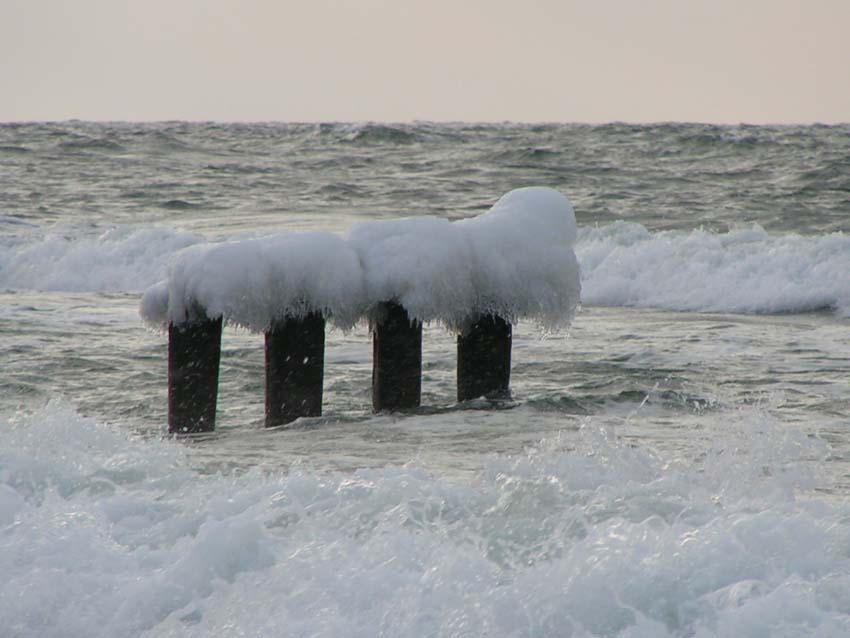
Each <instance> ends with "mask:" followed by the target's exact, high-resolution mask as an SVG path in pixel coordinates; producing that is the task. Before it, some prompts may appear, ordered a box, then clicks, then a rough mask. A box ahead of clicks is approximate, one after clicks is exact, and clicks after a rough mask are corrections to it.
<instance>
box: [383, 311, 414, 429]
mask: <svg viewBox="0 0 850 638" xmlns="http://www.w3.org/2000/svg"><path fill="white" fill-rule="evenodd" d="M379 315H380V316H379V318H378V319H377V321H376V322H375V325H374V326H373V330H372V407H373V408H374V410H375V412H381V411H384V410H411V409H414V408H417V407H419V402H420V398H421V394H422V324H421V323H420V322H419V321H415V320H412V319H411V318H410V317H409V315H408V314H407V310H405V309H404V308H403V307H402V306H401V305H399V304H397V303H394V302H387V303H384V304H382V307H381V308H380V309H379Z"/></svg>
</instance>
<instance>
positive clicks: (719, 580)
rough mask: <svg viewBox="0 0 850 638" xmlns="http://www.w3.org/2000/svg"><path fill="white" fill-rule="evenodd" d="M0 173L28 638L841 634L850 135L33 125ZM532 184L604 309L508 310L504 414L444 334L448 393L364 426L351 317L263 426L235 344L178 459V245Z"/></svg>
mask: <svg viewBox="0 0 850 638" xmlns="http://www.w3.org/2000/svg"><path fill="white" fill-rule="evenodd" d="M0 178H1V179H2V184H3V188H2V189H0V361H2V365H0V415H2V417H0V428H2V431H3V438H2V440H3V443H0V543H2V545H0V570H2V571H3V573H4V574H7V577H6V584H5V586H4V591H3V594H4V595H3V596H2V597H0V598H2V600H3V601H4V602H2V603H0V626H4V627H12V628H13V630H12V632H13V633H12V634H11V635H15V636H17V635H20V636H53V635H56V636H59V635H63V636H76V635H78V636H91V635H104V636H111V635H149V636H166V635H195V634H197V635H234V631H235V632H236V635H239V632H241V635H299V636H313V635H325V636H334V635H363V636H374V635H393V636H401V635H410V636H461V635H466V636H474V635H482V636H483V635H490V636H502V635H504V636H509V635H515V636H569V635H573V636H586V635H595V636H611V635H621V636H627V635H628V636H660V635H673V636H707V635H721V636H723V635H740V636H760V635H794V636H808V635H821V636H843V635H847V632H848V631H850V599H848V598H847V595H846V591H847V585H848V584H850V525H848V521H850V511H848V507H847V496H848V493H850V465H848V463H849V462H850V447H848V441H850V439H848V436H847V428H848V426H850V417H848V413H850V339H848V336H847V335H848V329H850V322H849V321H850V320H848V317H850V236H848V231H850V126H846V125H843V126H831V127H825V126H805V127H803V126H800V127H753V126H740V127H728V126H723V127H721V126H708V125H679V124H669V125H652V126H649V125H647V126H639V125H625V124H611V125H604V126H583V125H545V126H522V125H486V126H479V125H468V124H456V125H436V124H427V123H422V124H412V125H377V124H369V125H351V124H322V125H313V124H304V125H282V124H257V125H225V124H214V123H207V124H202V123H199V124H188V123H180V122H175V123H157V124H93V123H84V122H69V123H55V124H14V125H2V126H0ZM532 184H537V185H546V186H551V187H555V188H558V189H560V190H561V191H562V192H563V193H565V194H566V195H567V196H568V197H569V198H570V199H571V200H572V202H573V204H574V206H575V209H576V217H577V220H578V223H579V229H580V232H579V241H578V245H577V249H576V251H577V255H578V257H579V261H580V264H581V267H582V280H583V281H582V283H583V292H582V296H583V303H584V306H583V308H582V310H581V311H580V313H579V314H578V316H577V318H576V320H575V322H574V324H573V326H572V328H571V330H570V331H569V332H568V333H567V334H559V335H548V334H542V333H541V332H540V331H539V330H538V329H537V328H536V327H535V326H534V325H533V324H530V323H521V324H520V325H519V326H517V327H516V330H515V340H514V352H513V370H512V391H513V398H514V400H513V402H511V403H509V404H506V405H500V406H495V405H490V404H488V403H487V402H484V401H479V402H471V403H468V404H463V405H458V404H457V403H456V401H455V387H454V384H455V380H454V374H455V353H454V348H455V345H454V337H453V336H452V335H451V334H449V333H447V332H446V331H445V330H444V329H442V328H440V327H439V326H429V327H426V332H425V340H424V377H423V408H422V409H421V410H420V411H419V412H417V413H416V414H414V415H405V416H401V415H372V414H371V411H370V404H371V401H370V396H369V391H370V388H369V383H370V373H371V346H370V341H369V335H368V331H367V328H366V327H365V326H358V327H357V328H355V329H354V330H353V331H351V332H350V333H341V332H331V333H330V334H329V337H328V349H327V354H326V377H325V410H324V416H323V417H321V418H317V419H305V420H302V421H299V422H297V423H296V424H294V425H293V426H291V427H288V428H275V429H271V430H264V429H263V428H262V405H263V383H264V381H263V376H262V375H263V369H262V346H261V341H262V340H261V337H259V336H257V335H252V334H249V333H246V332H239V331H236V330H231V329H228V330H226V331H225V335H224V344H223V345H224V351H223V359H222V370H221V388H220V397H219V428H218V430H217V432H216V433H215V434H212V435H209V436H204V437H198V438H196V439H193V440H191V441H184V442H175V441H171V440H167V439H165V440H161V435H162V431H163V425H164V422H165V418H166V406H165V398H166V386H165V384H166V367H165V356H166V343H165V339H164V337H163V336H162V335H160V334H158V333H153V332H150V331H148V330H146V329H145V328H144V327H143V326H142V325H141V322H140V320H139V318H138V314H137V305H138V300H139V297H140V293H141V291H143V290H144V289H145V288H146V287H147V286H149V285H151V284H153V283H155V282H156V281H158V280H159V279H161V278H162V277H163V276H164V275H165V272H166V267H167V263H168V259H169V257H170V256H171V255H172V254H173V253H174V252H175V251H176V250H178V249H180V248H182V247H185V246H188V245H192V244H195V243H198V242H201V241H209V240H212V241H215V240H220V239H224V238H240V237H249V236H258V235H263V234H266V233H269V232H286V231H290V230H301V229H325V230H332V231H338V232H343V231H345V229H347V228H348V227H349V225H350V224H351V223H352V222H354V221H356V220H361V219H375V218H392V217H398V216H409V215H421V214H430V215H438V216H443V217H447V218H450V219H458V218H463V217H469V216H472V215H476V214H478V213H480V212H482V211H483V210H486V209H487V208H488V207H489V206H490V205H492V203H493V202H494V201H495V200H496V199H497V198H498V197H499V196H500V195H501V194H502V193H504V192H506V191H508V190H510V189H512V188H516V187H520V186H526V185H532ZM12 593H13V594H14V595H13V596H12V595H7V594H12ZM129 600H133V601H137V604H136V605H135V606H132V605H131V604H130V603H128V602H126V601H129ZM234 628H235V629H234ZM771 630H772V631H773V634H771V633H770V632H771Z"/></svg>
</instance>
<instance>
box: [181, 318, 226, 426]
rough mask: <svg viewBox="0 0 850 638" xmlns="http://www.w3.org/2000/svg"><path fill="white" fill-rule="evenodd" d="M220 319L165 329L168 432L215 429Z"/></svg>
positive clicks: (219, 360)
mask: <svg viewBox="0 0 850 638" xmlns="http://www.w3.org/2000/svg"><path fill="white" fill-rule="evenodd" d="M220 362H221V317H219V318H218V319H201V320H200V321H195V322H192V323H186V324H179V325H174V324H169V326H168V431H169V432H171V433H177V434H184V433H185V434H191V433H195V432H211V431H212V430H214V429H215V409H216V400H217V399H218V369H219V364H220Z"/></svg>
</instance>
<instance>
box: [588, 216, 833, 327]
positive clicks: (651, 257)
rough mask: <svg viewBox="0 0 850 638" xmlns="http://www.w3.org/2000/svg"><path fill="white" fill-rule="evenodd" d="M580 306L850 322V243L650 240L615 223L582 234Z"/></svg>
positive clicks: (746, 234) (731, 236) (694, 235)
mask: <svg viewBox="0 0 850 638" xmlns="http://www.w3.org/2000/svg"><path fill="white" fill-rule="evenodd" d="M576 254H577V255H578V258H579V263H580V264H581V269H582V303H584V304H587V305H599V306H636V307H645V308H650V307H653V308H664V309H668V310H681V311H705V312H733V313H792V312H808V311H814V310H823V309H831V310H834V311H835V312H836V313H837V314H838V315H840V316H842V317H848V316H850V236H846V235H844V234H843V233H831V234H827V235H817V236H802V235H797V234H786V235H771V234H769V233H767V232H766V231H765V230H764V229H762V228H761V227H760V226H758V225H754V226H752V227H751V228H747V229H738V230H732V231H729V232H728V233H712V232H709V231H705V230H694V231H690V232H683V231H664V232H656V233H652V232H649V231H648V230H647V229H646V228H644V227H643V226H641V225H640V224H635V223H628V222H616V223H614V224H610V225H606V226H600V227H596V228H585V229H582V230H580V231H579V241H578V244H577V246H576Z"/></svg>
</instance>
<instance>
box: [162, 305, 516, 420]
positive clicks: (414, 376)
mask: <svg viewBox="0 0 850 638" xmlns="http://www.w3.org/2000/svg"><path fill="white" fill-rule="evenodd" d="M381 306H382V307H381V308H380V309H379V312H378V313H377V315H376V319H375V321H374V325H373V328H372V407H373V409H374V410H375V412H383V411H404V410H413V409H415V408H417V407H419V405H420V401H421V395H422V324H421V323H420V322H419V321H416V320H414V319H411V318H410V316H409V315H408V313H407V311H406V310H405V309H404V307H403V306H401V305H399V304H397V303H394V302H387V303H385V304H382V305H381ZM221 333H222V320H221V318H220V317H219V318H218V319H199V320H196V321H194V322H191V323H185V324H171V325H169V327H168V431H169V432H172V433H181V434H183V433H186V434H188V433H197V432H210V431H212V430H214V429H215V414H216V403H217V399H218V376H219V367H220V362H221ZM324 365H325V320H324V317H322V315H321V314H319V313H313V314H308V315H307V316H305V317H300V318H294V317H288V318H285V319H281V320H278V321H276V322H275V323H274V324H273V325H272V326H271V327H270V328H269V330H268V331H267V332H266V333H265V373H266V389H265V391H266V398H265V424H266V427H273V426H277V425H283V424H285V423H289V422H291V421H294V420H295V419H297V418H299V417H313V416H321V414H322V392H323V386H324ZM510 374H511V324H510V323H509V322H507V321H505V320H504V319H502V318H501V317H498V316H494V315H484V316H481V317H479V318H478V319H477V320H475V321H471V322H470V323H469V324H468V325H467V326H466V327H465V328H464V330H462V331H461V333H460V334H459V335H458V338H457V399H458V401H468V400H470V399H475V398H477V397H482V396H483V397H488V398H507V397H508V396H509V393H510V390H509V383H510Z"/></svg>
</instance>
